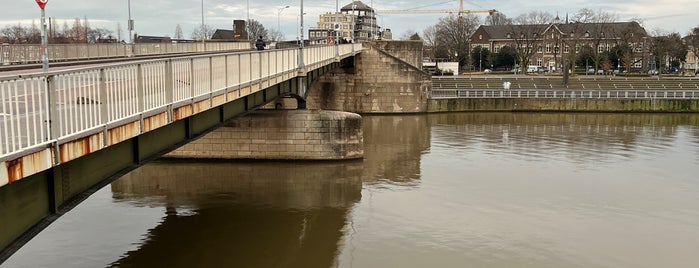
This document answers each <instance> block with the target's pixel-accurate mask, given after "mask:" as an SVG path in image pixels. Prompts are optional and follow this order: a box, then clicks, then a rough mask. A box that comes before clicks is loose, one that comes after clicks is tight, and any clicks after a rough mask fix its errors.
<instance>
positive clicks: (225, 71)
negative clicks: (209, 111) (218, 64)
mask: <svg viewBox="0 0 699 268" xmlns="http://www.w3.org/2000/svg"><path fill="white" fill-rule="evenodd" d="M223 62H224V64H223V71H224V73H225V74H226V79H225V82H224V83H225V84H224V86H225V87H224V89H223V94H224V96H223V99H224V101H225V102H228V90H229V89H230V87H229V86H228V85H230V82H229V81H228V78H229V77H228V55H226V56H224V57H223Z"/></svg>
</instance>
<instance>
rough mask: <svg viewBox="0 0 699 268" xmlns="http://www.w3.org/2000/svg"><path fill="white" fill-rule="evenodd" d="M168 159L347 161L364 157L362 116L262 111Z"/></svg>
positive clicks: (329, 112) (336, 112)
mask: <svg viewBox="0 0 699 268" xmlns="http://www.w3.org/2000/svg"><path fill="white" fill-rule="evenodd" d="M165 157H168V158H196V159H267V160H277V159H285V160H344V159H358V158H362V157H364V149H363V134H362V118H361V116H359V115H358V114H355V113H349V112H342V111H324V110H301V109H295V110H258V111H254V112H251V113H249V114H248V115H246V116H245V117H241V118H238V119H236V120H234V121H232V122H231V123H229V124H226V125H224V126H222V127H220V128H218V129H216V130H214V131H212V132H210V133H208V134H206V135H204V136H203V137H201V138H199V139H197V140H195V141H193V142H190V143H188V144H185V145H184V146H182V147H180V148H178V149H176V150H174V151H172V152H170V153H168V154H167V155H165Z"/></svg>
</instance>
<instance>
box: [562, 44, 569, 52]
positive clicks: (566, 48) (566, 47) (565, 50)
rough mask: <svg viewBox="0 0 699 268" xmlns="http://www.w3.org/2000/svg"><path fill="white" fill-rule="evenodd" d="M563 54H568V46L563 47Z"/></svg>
mask: <svg viewBox="0 0 699 268" xmlns="http://www.w3.org/2000/svg"><path fill="white" fill-rule="evenodd" d="M563 53H570V46H569V45H565V46H564V47H563Z"/></svg>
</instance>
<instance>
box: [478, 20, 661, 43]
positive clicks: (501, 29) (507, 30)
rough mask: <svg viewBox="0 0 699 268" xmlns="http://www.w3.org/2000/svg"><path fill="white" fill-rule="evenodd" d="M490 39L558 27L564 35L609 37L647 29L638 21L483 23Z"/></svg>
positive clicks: (636, 32) (637, 32) (543, 31)
mask: <svg viewBox="0 0 699 268" xmlns="http://www.w3.org/2000/svg"><path fill="white" fill-rule="evenodd" d="M481 28H483V30H484V31H486V32H487V33H488V35H489V37H490V39H510V38H513V36H511V35H512V34H522V33H525V34H527V33H538V34H543V33H545V32H547V31H548V30H549V29H556V30H558V31H559V32H560V33H562V34H564V35H569V34H570V33H575V34H584V33H589V35H590V36H591V37H596V36H599V35H600V34H602V35H603V36H604V35H606V36H607V37H614V36H620V35H621V34H622V33H629V32H631V33H634V34H638V35H640V36H646V35H647V33H646V30H645V29H643V27H641V26H640V25H639V24H638V23H637V22H633V21H632V22H609V23H579V22H573V23H552V24H530V25H482V26H481ZM508 35H510V36H508Z"/></svg>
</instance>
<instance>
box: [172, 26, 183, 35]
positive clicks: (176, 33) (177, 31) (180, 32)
mask: <svg viewBox="0 0 699 268" xmlns="http://www.w3.org/2000/svg"><path fill="white" fill-rule="evenodd" d="M173 37H174V38H175V39H182V38H184V34H182V26H180V25H179V24H177V26H175V35H173Z"/></svg>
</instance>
